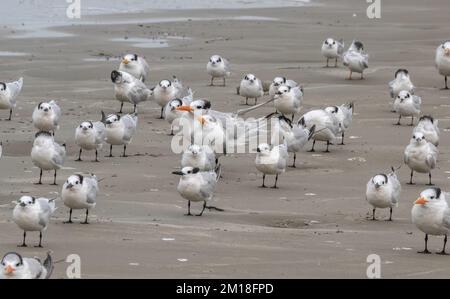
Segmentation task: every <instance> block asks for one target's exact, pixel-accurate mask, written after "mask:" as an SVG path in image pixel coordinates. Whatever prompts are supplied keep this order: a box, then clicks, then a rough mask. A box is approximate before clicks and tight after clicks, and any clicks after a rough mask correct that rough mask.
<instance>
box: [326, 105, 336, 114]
mask: <svg viewBox="0 0 450 299" xmlns="http://www.w3.org/2000/svg"><path fill="white" fill-rule="evenodd" d="M325 111H326V112H328V113H331V114H337V113H338V112H339V107H337V106H330V107H327V108H325Z"/></svg>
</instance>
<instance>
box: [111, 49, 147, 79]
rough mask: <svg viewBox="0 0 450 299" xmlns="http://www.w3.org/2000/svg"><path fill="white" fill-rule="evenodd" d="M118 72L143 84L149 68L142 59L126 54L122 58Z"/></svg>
mask: <svg viewBox="0 0 450 299" xmlns="http://www.w3.org/2000/svg"><path fill="white" fill-rule="evenodd" d="M119 71H121V72H126V73H128V74H130V75H132V76H133V77H135V78H136V79H138V80H140V81H142V82H145V81H146V80H147V79H148V77H149V73H150V67H149V66H148V63H147V61H145V59H144V57H142V56H139V55H138V54H126V55H124V56H123V57H122V61H121V62H120V66H119Z"/></svg>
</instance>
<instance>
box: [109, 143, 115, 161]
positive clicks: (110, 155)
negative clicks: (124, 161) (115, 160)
mask: <svg viewBox="0 0 450 299" xmlns="http://www.w3.org/2000/svg"><path fill="white" fill-rule="evenodd" d="M108 157H110V158H112V157H114V156H113V155H112V144H111V145H110V147H109V156H108Z"/></svg>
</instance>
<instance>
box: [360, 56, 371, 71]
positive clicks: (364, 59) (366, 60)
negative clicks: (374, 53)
mask: <svg viewBox="0 0 450 299" xmlns="http://www.w3.org/2000/svg"><path fill="white" fill-rule="evenodd" d="M361 58H362V59H361V61H360V62H359V63H360V65H361V66H363V68H368V67H369V55H367V54H361Z"/></svg>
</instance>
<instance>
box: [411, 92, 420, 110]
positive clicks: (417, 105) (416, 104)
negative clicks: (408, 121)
mask: <svg viewBox="0 0 450 299" xmlns="http://www.w3.org/2000/svg"><path fill="white" fill-rule="evenodd" d="M412 98H413V103H414V108H415V109H416V110H420V105H422V98H421V97H419V96H415V95H413V96H412Z"/></svg>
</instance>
